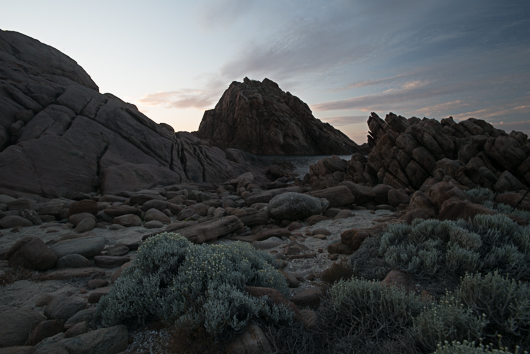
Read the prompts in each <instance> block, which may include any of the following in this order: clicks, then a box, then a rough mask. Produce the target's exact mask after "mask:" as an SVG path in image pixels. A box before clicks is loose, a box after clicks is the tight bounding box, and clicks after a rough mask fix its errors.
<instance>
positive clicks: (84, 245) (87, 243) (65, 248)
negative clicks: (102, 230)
mask: <svg viewBox="0 0 530 354" xmlns="http://www.w3.org/2000/svg"><path fill="white" fill-rule="evenodd" d="M103 248H105V238H104V237H101V236H95V237H82V238H77V239H72V240H65V241H60V242H57V243H56V244H54V245H52V246H51V247H50V249H51V250H52V251H53V252H54V253H55V254H56V255H57V258H61V257H64V256H66V255H69V254H80V255H82V256H84V257H86V258H92V257H94V256H96V255H98V254H100V253H101V251H102V250H103Z"/></svg>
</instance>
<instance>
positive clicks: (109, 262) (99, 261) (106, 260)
mask: <svg viewBox="0 0 530 354" xmlns="http://www.w3.org/2000/svg"><path fill="white" fill-rule="evenodd" d="M130 260H131V258H130V257H125V256H95V257H94V261H95V262H96V266H98V267H100V268H116V267H120V266H121V265H122V264H125V263H127V262H129V261H130Z"/></svg>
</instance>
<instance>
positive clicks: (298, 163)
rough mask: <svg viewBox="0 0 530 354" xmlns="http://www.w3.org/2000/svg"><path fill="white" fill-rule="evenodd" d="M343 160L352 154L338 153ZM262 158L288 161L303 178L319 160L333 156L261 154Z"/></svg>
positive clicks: (272, 160)
mask: <svg viewBox="0 0 530 354" xmlns="http://www.w3.org/2000/svg"><path fill="white" fill-rule="evenodd" d="M337 156H338V157H340V158H341V159H343V160H346V161H350V159H351V157H352V155H337ZM260 157H261V158H263V159H265V160H267V161H270V162H271V163H274V161H287V162H290V163H292V164H293V165H294V167H295V169H294V172H295V173H298V177H299V178H303V177H304V175H305V174H306V173H309V166H310V165H313V164H315V163H317V161H318V160H320V159H323V158H324V157H331V155H312V156H299V155H274V156H272V155H269V156H260Z"/></svg>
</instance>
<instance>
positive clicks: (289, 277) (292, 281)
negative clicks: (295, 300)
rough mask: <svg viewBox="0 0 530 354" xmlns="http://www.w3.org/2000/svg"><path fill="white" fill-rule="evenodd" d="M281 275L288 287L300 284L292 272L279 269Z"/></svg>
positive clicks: (296, 286)
mask: <svg viewBox="0 0 530 354" xmlns="http://www.w3.org/2000/svg"><path fill="white" fill-rule="evenodd" d="M281 272H282V274H283V276H284V277H285V280H287V284H288V285H289V287H290V288H298V287H299V286H300V281H299V280H298V279H296V277H295V276H294V274H292V273H289V272H287V271H285V270H281Z"/></svg>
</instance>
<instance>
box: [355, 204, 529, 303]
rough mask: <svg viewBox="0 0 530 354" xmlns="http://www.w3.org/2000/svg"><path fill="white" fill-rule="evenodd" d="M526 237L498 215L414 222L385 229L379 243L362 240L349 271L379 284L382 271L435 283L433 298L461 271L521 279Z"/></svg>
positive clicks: (524, 230)
mask: <svg viewBox="0 0 530 354" xmlns="http://www.w3.org/2000/svg"><path fill="white" fill-rule="evenodd" d="M529 236H530V228H529V227H522V226H520V225H518V224H517V223H515V222H514V221H512V220H511V219H510V218H508V217H507V216H506V215H502V214H497V215H477V216H476V217H475V218H474V219H473V220H472V221H464V220H458V221H439V220H422V219H417V220H415V221H414V222H413V223H412V225H403V224H394V225H390V226H389V227H388V229H387V231H386V232H385V233H384V234H383V235H381V236H380V237H379V238H373V240H371V242H367V241H368V239H367V240H366V241H365V242H364V243H363V245H362V246H361V248H360V249H359V250H358V251H357V252H356V253H354V254H353V255H352V257H351V266H352V268H353V270H354V273H355V274H356V275H358V276H361V277H364V278H367V279H382V277H384V276H385V275H386V272H388V270H390V269H399V270H402V271H404V272H408V273H410V274H412V275H413V277H414V278H415V279H416V280H418V281H425V282H427V283H428V282H431V283H432V284H434V283H438V287H437V288H436V289H435V292H437V293H444V292H445V289H446V288H454V287H455V286H456V285H457V284H458V280H459V277H460V276H463V275H464V274H465V273H466V272H469V273H475V272H480V273H482V274H485V273H489V272H493V271H498V272H499V273H500V274H502V275H506V276H509V277H511V278H514V279H516V280H519V279H521V280H527V279H529V278H530V267H528V265H529V264H530V237H529ZM374 258H377V259H378V260H376V259H374ZM374 267H379V269H374Z"/></svg>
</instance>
